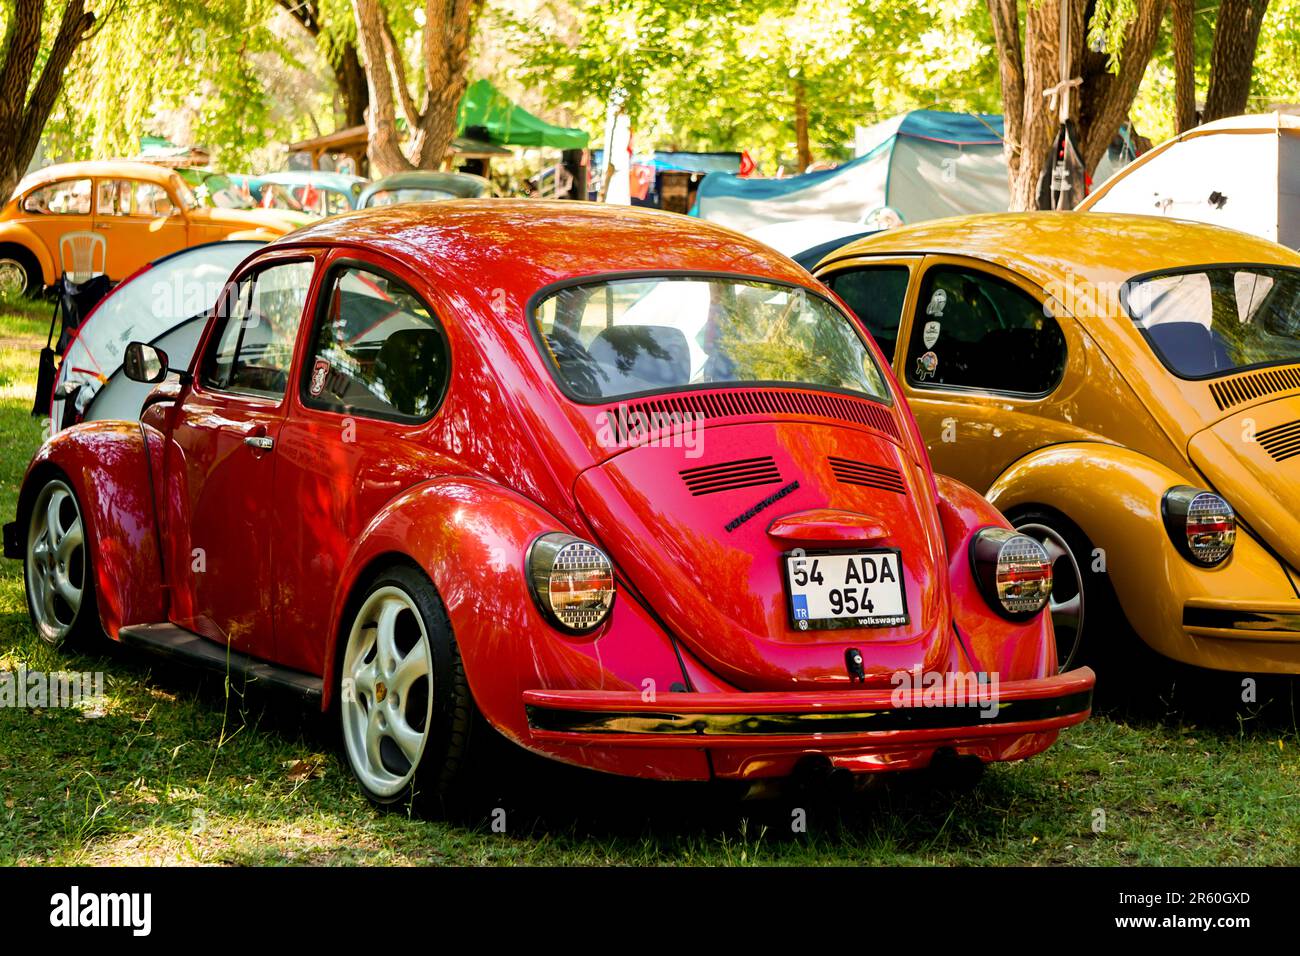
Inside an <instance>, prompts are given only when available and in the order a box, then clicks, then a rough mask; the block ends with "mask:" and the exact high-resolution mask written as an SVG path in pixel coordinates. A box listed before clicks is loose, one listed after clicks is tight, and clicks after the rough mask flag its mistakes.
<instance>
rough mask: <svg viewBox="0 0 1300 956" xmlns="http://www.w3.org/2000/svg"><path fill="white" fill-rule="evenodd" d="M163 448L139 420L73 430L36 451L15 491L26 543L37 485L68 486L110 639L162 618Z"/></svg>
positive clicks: (105, 628) (103, 620)
mask: <svg viewBox="0 0 1300 956" xmlns="http://www.w3.org/2000/svg"><path fill="white" fill-rule="evenodd" d="M146 433H148V434H149V442H148V450H147V452H146V444H145V435H146ZM161 449H162V445H161V440H160V436H159V435H158V433H157V432H156V431H154V430H153V429H148V428H147V426H144V425H141V424H139V423H137V422H116V421H102V422H88V423H86V424H83V425H77V426H75V427H73V428H69V429H66V430H64V431H61V432H59V433H58V434H57V435H55V436H54V437H52V438H50V439H48V440H47V441H46V442H45V444H43V445H42V446H41V447H40V450H39V451H37V452H36V456H35V457H34V458H33V459H32V461H31V464H29V465H28V466H27V474H26V476H25V477H24V478H23V485H22V490H21V492H20V493H19V499H18V527H19V533H20V534H21V535H23V537H24V540H25V538H26V534H27V523H28V519H29V517H30V511H31V507H32V503H33V502H34V501H35V500H36V496H37V494H38V493H39V492H40V489H41V486H42V485H43V484H44V483H45V482H46V481H48V480H49V479H50V478H51V477H53V476H54V475H56V474H58V473H60V472H61V473H62V474H63V475H64V476H65V477H66V478H67V480H68V482H69V484H71V485H72V490H73V491H74V492H76V495H77V500H78V501H79V502H80V503H81V509H82V517H83V520H84V521H85V524H86V548H87V553H89V554H90V559H91V560H90V563H91V568H92V570H93V572H94V575H95V594H96V598H97V600H98V603H99V617H100V621H101V623H102V624H103V626H104V630H105V632H106V633H107V634H108V636H109V637H112V638H114V639H116V638H117V632H118V630H120V629H121V627H122V626H123V625H126V624H152V623H157V622H159V621H162V620H164V619H165V617H166V608H165V605H164V597H163V589H162V565H161V563H160V561H159V556H158V530H157V517H156V511H155V509H154V489H153V478H154V476H155V475H159V474H161V471H160V469H161Z"/></svg>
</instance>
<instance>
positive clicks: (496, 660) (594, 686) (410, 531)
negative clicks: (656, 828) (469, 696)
mask: <svg viewBox="0 0 1300 956" xmlns="http://www.w3.org/2000/svg"><path fill="white" fill-rule="evenodd" d="M548 531H566V532H569V533H577V534H582V533H583V532H582V530H581V529H574V528H568V527H566V526H565V525H564V524H563V523H561V522H560V521H559V520H558V519H556V518H555V517H554V516H552V515H550V514H548V513H547V512H546V511H545V510H543V509H542V508H540V507H539V506H538V505H536V504H535V503H534V502H532V501H530V500H529V499H527V498H525V497H523V496H522V495H520V494H518V493H516V492H514V491H511V490H510V489H508V488H505V487H503V486H502V485H498V484H496V483H494V482H491V481H487V480H484V479H481V478H471V477H449V478H442V479H436V480H433V481H430V482H427V483H425V484H422V485H419V486H418V487H415V488H412V489H410V490H408V491H406V492H404V493H403V494H401V495H399V496H398V497H397V498H395V499H394V500H393V501H391V502H389V503H388V505H387V506H385V507H384V509H383V510H382V511H380V512H379V513H378V514H377V515H376V516H375V517H374V519H373V520H372V521H371V522H370V523H369V525H368V526H367V527H366V530H365V531H364V533H363V534H362V535H361V538H360V540H359V541H358V543H357V545H356V546H355V548H354V549H353V551H352V554H351V555H350V557H349V559H348V561H347V564H346V566H345V571H344V574H343V578H342V581H343V585H344V586H343V587H341V588H340V589H339V599H338V603H337V606H336V607H335V609H334V613H333V615H332V620H333V621H334V626H333V627H332V628H331V636H330V645H329V647H328V649H327V653H326V658H325V659H326V667H327V669H328V671H327V673H326V674H325V675H324V676H325V694H324V706H326V707H328V706H329V704H330V701H331V699H332V695H333V691H334V686H333V685H334V683H335V682H334V680H333V669H334V667H335V666H336V663H337V658H338V654H337V643H338V640H339V639H340V637H341V632H342V630H343V629H344V628H345V627H346V617H347V615H348V613H349V611H350V608H351V606H352V605H351V604H350V603H349V602H350V601H351V600H353V599H355V598H356V597H357V596H358V592H359V591H360V590H361V587H360V586H361V585H363V584H364V582H365V580H366V577H367V575H368V574H369V573H370V572H371V571H372V570H373V569H376V568H378V567H381V566H383V564H384V563H385V562H388V561H391V560H394V559H396V558H398V557H399V556H400V557H402V558H405V559H408V560H411V561H414V562H415V563H416V564H418V565H419V566H420V567H421V568H422V569H423V570H424V572H425V574H427V575H428V576H429V579H430V581H432V582H433V585H434V588H435V589H436V590H437V592H438V595H439V597H440V598H441V600H442V603H443V606H444V607H445V608H446V611H447V617H448V619H449V620H450V622H451V628H452V633H453V634H454V635H455V638H456V643H457V645H458V647H459V650H460V654H461V660H462V662H463V664H464V667H465V676H466V678H467V679H468V681H469V685H470V690H471V691H472V692H473V695H474V700H475V702H476V704H477V705H478V707H479V710H480V711H482V713H483V714H484V716H486V717H487V718H488V720H489V721H490V722H491V723H492V724H493V726H495V727H496V728H497V730H499V731H501V732H502V733H503V734H505V735H506V736H507V737H509V738H511V739H512V740H515V741H516V742H517V743H520V744H524V745H528V743H529V740H528V736H529V734H528V719H527V715H526V714H525V712H524V707H523V703H522V697H523V692H524V691H525V690H532V689H535V688H537V687H554V688H565V689H573V690H579V689H590V690H602V689H603V690H628V691H630V690H636V691H641V690H643V689H657V690H658V691H661V692H662V691H667V690H669V689H670V688H672V687H673V685H675V684H681V683H682V682H683V680H684V678H683V676H682V668H681V665H680V663H679V662H678V659H677V656H676V654H675V653H674V651H673V646H672V643H671V641H670V640H669V638H668V637H667V636H666V635H665V634H664V632H663V631H662V630H661V629H660V628H659V627H657V626H656V625H655V623H654V621H653V619H652V618H651V617H650V615H649V614H647V613H646V611H645V609H644V608H643V607H642V606H641V605H640V603H639V602H638V601H637V600H636V599H635V598H634V597H633V596H632V595H631V594H630V593H629V592H628V590H627V588H626V587H620V588H619V593H618V596H617V598H616V600H615V603H614V610H613V611H612V612H611V614H610V617H609V620H608V621H607V622H606V624H605V625H604V626H602V627H601V628H600V629H599V630H597V631H596V632H595V633H594V634H591V635H587V636H583V637H573V636H569V635H565V634H561V633H560V632H559V631H558V630H556V629H555V628H553V627H552V626H551V625H550V624H548V623H547V621H546V620H545V619H544V618H543V617H542V615H541V612H540V611H539V610H538V608H537V606H536V604H535V603H534V602H533V599H532V596H531V594H530V593H529V590H528V583H527V580H526V578H525V576H524V560H525V555H526V554H527V551H528V546H529V545H530V544H531V543H532V542H533V540H534V539H535V538H536V537H537V536H538V535H541V534H544V533H546V532H548Z"/></svg>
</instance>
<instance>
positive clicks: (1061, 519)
mask: <svg viewBox="0 0 1300 956" xmlns="http://www.w3.org/2000/svg"><path fill="white" fill-rule="evenodd" d="M1007 518H1008V520H1010V522H1011V524H1012V525H1013V526H1014V527H1015V528H1016V529H1017V530H1020V531H1024V532H1025V533H1027V534H1030V536H1031V537H1034V538H1036V539H1038V540H1039V541H1040V542H1042V541H1043V539H1044V535H1043V534H1041V533H1039V532H1038V531H1037V529H1046V530H1047V531H1049V532H1050V533H1051V534H1053V535H1055V537H1056V539H1057V541H1058V542H1059V543H1061V544H1063V545H1064V547H1065V548H1066V549H1067V550H1068V551H1069V552H1070V553H1069V554H1068V555H1067V556H1065V557H1058V558H1057V560H1056V561H1055V562H1054V563H1053V567H1052V573H1053V586H1052V604H1053V605H1057V604H1058V603H1060V602H1062V601H1067V600H1068V599H1069V598H1070V597H1071V594H1070V593H1069V590H1068V589H1067V590H1066V592H1065V593H1058V588H1060V587H1065V586H1066V585H1067V584H1068V583H1069V582H1067V578H1068V577H1069V574H1068V573H1067V572H1068V561H1069V560H1070V559H1073V561H1074V562H1075V564H1076V565H1077V568H1078V579H1077V582H1076V583H1075V584H1074V585H1073V587H1074V588H1075V589H1077V590H1078V591H1079V592H1080V593H1081V596H1082V608H1081V612H1080V616H1081V622H1080V623H1081V626H1080V627H1079V628H1078V630H1077V633H1076V635H1075V640H1074V641H1073V642H1071V641H1070V640H1069V639H1068V637H1066V638H1065V641H1064V643H1065V644H1068V645H1070V646H1063V644H1062V643H1061V639H1062V638H1063V637H1065V635H1064V634H1058V645H1057V661H1058V664H1059V666H1060V668H1061V669H1062V670H1065V669H1067V668H1072V667H1078V666H1079V665H1080V664H1089V665H1092V666H1094V667H1100V666H1102V665H1103V664H1104V663H1105V662H1106V661H1108V660H1110V659H1113V657H1114V656H1115V654H1116V653H1122V652H1123V651H1124V650H1125V649H1126V645H1127V644H1128V641H1129V639H1130V638H1131V639H1133V640H1136V637H1135V636H1134V635H1133V633H1132V629H1131V628H1130V627H1129V625H1128V620H1127V618H1125V616H1124V612H1123V609H1122V608H1121V607H1120V604H1119V599H1118V598H1117V597H1116V596H1115V589H1114V588H1113V587H1112V586H1111V583H1110V577H1109V575H1108V574H1107V573H1106V571H1105V569H1104V565H1103V567H1102V568H1101V569H1098V568H1097V563H1098V562H1097V561H1096V559H1095V556H1094V553H1093V552H1094V547H1093V544H1092V542H1091V541H1090V540H1088V536H1087V535H1085V534H1084V533H1083V532H1082V531H1081V530H1080V529H1079V526H1078V525H1076V524H1075V523H1074V522H1073V521H1071V520H1070V519H1069V518H1068V517H1066V516H1065V515H1063V514H1061V512H1059V511H1056V510H1055V509H1053V508H1047V507H1045V506H1027V507H1025V508H1020V509H1016V510H1013V511H1012V512H1011V513H1010V514H1009V515H1008V516H1007ZM1050 551H1051V549H1050V548H1049V552H1050ZM1056 622H1057V618H1056V615H1053V631H1056V630H1057V627H1056ZM1061 630H1062V631H1064V628H1062V629H1061Z"/></svg>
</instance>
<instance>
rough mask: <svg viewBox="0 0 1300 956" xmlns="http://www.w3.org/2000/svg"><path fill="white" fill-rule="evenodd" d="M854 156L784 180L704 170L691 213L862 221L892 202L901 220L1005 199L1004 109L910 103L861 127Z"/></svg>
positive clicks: (766, 220) (737, 220)
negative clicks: (975, 110)
mask: <svg viewBox="0 0 1300 956" xmlns="http://www.w3.org/2000/svg"><path fill="white" fill-rule="evenodd" d="M856 149H857V152H858V157H857V158H856V159H853V160H851V161H849V162H847V163H844V164H843V165H841V166H838V167H836V168H835V169H828V170H825V171H822V172H816V173H806V174H804V175H802V176H791V177H789V178H787V179H744V178H741V177H739V176H737V175H734V174H729V173H710V174H709V175H708V176H706V177H705V178H704V181H703V182H701V183H700V189H699V192H698V194H697V206H696V212H697V214H698V215H699V216H700V218H702V219H709V220H712V221H714V222H718V223H721V224H722V225H724V226H730V227H731V228H733V229H738V230H740V231H741V232H745V233H752V232H753V230H754V229H756V228H758V227H760V226H765V225H769V224H772V223H778V222H786V221H789V220H794V219H823V220H838V221H840V222H849V223H865V222H867V221H868V219H870V218H871V217H872V216H873V214H878V213H879V212H880V211H881V210H882V209H891V210H893V212H895V213H896V214H897V216H898V218H899V219H900V220H901V221H902V222H904V223H912V222H920V221H922V220H925V219H937V218H941V217H943V216H956V215H961V214H964V213H975V212H997V211H1002V210H1005V209H1006V208H1007V204H1008V202H1009V193H1008V186H1007V165H1006V159H1005V158H1004V156H1003V147H1002V117H1000V116H994V115H976V114H969V113H945V112H941V111H938V110H913V111H912V112H910V113H904V114H902V115H901V116H896V117H894V118H893V119H889V120H885V121H884V122H882V123H877V124H876V125H875V126H871V127H867V128H863V129H859V130H858V132H857V136H856Z"/></svg>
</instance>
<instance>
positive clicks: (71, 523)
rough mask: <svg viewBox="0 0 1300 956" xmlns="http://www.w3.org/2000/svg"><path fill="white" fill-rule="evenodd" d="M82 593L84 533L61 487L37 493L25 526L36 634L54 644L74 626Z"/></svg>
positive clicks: (78, 514) (78, 511) (56, 484)
mask: <svg viewBox="0 0 1300 956" xmlns="http://www.w3.org/2000/svg"><path fill="white" fill-rule="evenodd" d="M85 590H86V533H85V525H84V524H83V523H82V520H81V509H80V508H78V507H77V499H76V497H75V496H74V495H73V493H72V489H71V488H69V487H68V486H67V485H66V484H65V483H64V482H62V481H57V480H55V481H51V482H49V483H48V484H47V485H46V486H45V487H44V488H42V489H41V493H40V495H39V496H38V497H37V499H36V504H35V507H33V508H32V517H31V520H30V522H29V523H28V525H27V597H28V600H29V601H30V602H31V607H32V614H33V617H34V619H35V623H36V630H37V633H39V634H40V636H41V637H42V638H43V639H44V640H46V641H48V642H49V643H51V644H58V643H59V642H60V641H62V640H63V639H64V637H66V636H67V634H68V632H69V631H71V630H72V627H73V625H74V624H76V623H77V616H78V615H79V614H80V613H81V603H82V599H83V598H84V596H85Z"/></svg>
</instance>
